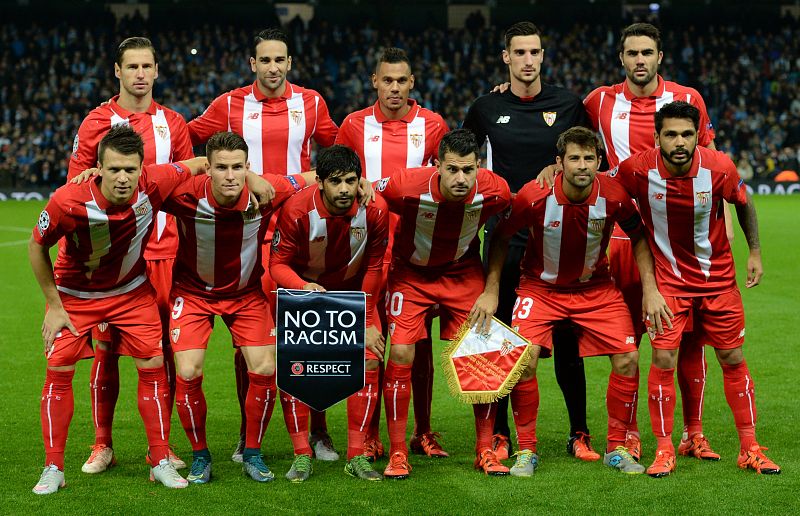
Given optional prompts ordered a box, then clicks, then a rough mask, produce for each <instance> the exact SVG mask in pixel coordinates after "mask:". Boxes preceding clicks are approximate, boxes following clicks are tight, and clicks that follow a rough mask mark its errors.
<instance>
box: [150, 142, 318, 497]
mask: <svg viewBox="0 0 800 516" xmlns="http://www.w3.org/2000/svg"><path fill="white" fill-rule="evenodd" d="M247 150H248V149H247V143H246V142H245V141H244V139H243V138H242V137H241V136H239V135H237V134H235V133H232V132H220V133H217V134H215V135H213V136H212V137H211V138H209V140H208V142H207V143H206V156H207V158H208V161H209V172H208V175H207V176H203V177H196V178H193V180H192V181H189V182H187V183H186V184H184V185H181V186H180V187H178V188H176V189H175V191H173V192H172V194H171V195H170V198H169V199H168V200H167V201H166V202H165V203H164V206H163V209H164V210H165V211H167V212H169V213H172V214H173V215H175V217H176V218H177V221H178V227H179V229H180V231H179V232H178V234H179V236H180V245H179V247H178V258H177V264H176V268H175V275H174V280H175V282H174V285H173V288H172V292H171V294H170V304H171V306H172V316H171V319H170V338H171V340H172V345H173V349H174V350H175V360H176V362H177V372H178V376H177V382H178V385H177V390H176V398H175V404H176V407H177V411H178V416H180V420H181V423H182V424H183V428H184V430H185V431H186V436H187V437H188V438H189V441H190V443H191V445H192V450H193V461H192V467H191V471H190V473H189V475H188V476H187V480H188V481H189V482H192V483H197V484H205V483H207V482H209V481H210V480H211V453H210V452H209V449H208V443H207V441H206V413H207V408H206V400H205V395H204V394H203V364H204V361H205V354H206V347H207V346H208V339H209V337H210V335H211V331H212V330H213V327H214V317H215V316H219V317H221V318H222V320H223V322H224V323H225V325H226V326H227V327H228V329H229V330H230V332H231V335H232V337H233V345H234V346H236V347H237V348H239V349H240V350H241V352H242V354H243V355H244V358H245V360H246V361H247V367H248V372H247V374H248V376H249V378H250V383H249V387H248V390H247V397H246V401H245V408H246V411H247V416H248V417H247V429H246V436H245V439H246V441H245V448H244V453H243V465H242V466H243V470H244V472H245V474H246V475H248V476H249V477H250V478H252V479H253V480H256V481H258V482H268V481H270V480H272V479H273V478H274V474H273V473H272V472H271V471H270V470H269V468H268V467H267V466H266V464H264V461H263V458H262V456H261V440H262V438H263V436H264V432H266V430H267V425H268V424H269V420H270V417H271V415H272V409H273V407H274V405H275V398H276V393H277V388H276V386H275V336H274V334H272V335H271V334H270V329H271V328H272V327H273V325H272V311H271V309H270V307H269V306H268V304H267V299H266V297H265V296H264V293H263V292H262V290H261V275H262V274H263V272H264V271H263V270H262V268H261V248H262V247H261V243H262V242H263V239H264V235H265V234H266V232H267V225H268V223H269V219H270V216H271V214H272V212H273V211H274V210H276V209H277V208H278V207H279V206H280V205H281V204H282V203H283V202H284V201H285V200H286V199H288V198H289V197H290V196H291V195H293V194H294V193H295V192H296V191H298V190H299V189H300V188H302V187H303V186H304V185H305V181H306V179H308V180H311V178H313V177H314V173H313V172H309V173H306V174H305V175H306V176H308V178H306V177H303V176H277V175H275V174H264V178H266V179H269V181H270V182H271V184H272V185H273V187H274V188H275V191H276V193H275V197H274V198H273V199H272V201H271V202H270V203H269V204H266V205H262V206H259V207H256V206H254V205H253V204H252V203H251V202H250V198H249V190H248V188H247V184H246V182H247V181H251V182H252V181H263V180H261V179H260V178H259V177H258V176H255V174H252V173H251V172H248V169H249V162H248V158H247Z"/></svg>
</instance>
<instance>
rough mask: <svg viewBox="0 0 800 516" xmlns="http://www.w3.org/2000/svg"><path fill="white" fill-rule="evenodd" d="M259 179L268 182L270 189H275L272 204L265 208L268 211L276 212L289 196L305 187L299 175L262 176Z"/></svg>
mask: <svg viewBox="0 0 800 516" xmlns="http://www.w3.org/2000/svg"><path fill="white" fill-rule="evenodd" d="M261 177H263V178H264V179H266V180H267V181H269V183H270V184H271V185H272V187H273V188H275V197H274V198H273V199H272V202H270V203H269V204H268V205H267V206H266V208H269V209H270V210H277V209H278V208H279V207H280V206H281V205H283V203H285V202H286V201H287V200H288V199H289V198H290V197H291V196H293V195H294V194H296V193H297V192H299V191H300V190H302V189H303V188H305V187H306V182H305V180H304V179H303V176H302V175H300V174H293V175H290V176H279V175H277V174H264V175H263V176H261Z"/></svg>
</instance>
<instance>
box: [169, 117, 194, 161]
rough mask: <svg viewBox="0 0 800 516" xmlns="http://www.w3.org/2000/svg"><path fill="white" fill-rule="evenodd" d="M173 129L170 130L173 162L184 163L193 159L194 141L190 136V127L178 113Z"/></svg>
mask: <svg viewBox="0 0 800 516" xmlns="http://www.w3.org/2000/svg"><path fill="white" fill-rule="evenodd" d="M173 116H174V119H173V124H172V127H171V128H170V133H171V134H170V138H171V140H172V161H183V160H185V159H192V158H193V157H194V151H193V150H192V139H191V137H190V136H189V126H188V125H187V124H186V120H184V119H183V117H182V116H181V115H179V114H178V113H174V115H173Z"/></svg>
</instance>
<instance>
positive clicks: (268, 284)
mask: <svg viewBox="0 0 800 516" xmlns="http://www.w3.org/2000/svg"><path fill="white" fill-rule="evenodd" d="M271 251H272V242H271V241H269V240H268V241H267V242H266V243H265V244H264V245H263V246H261V265H262V266H263V267H264V274H262V275H261V291H262V292H264V295H265V296H266V297H267V303H268V304H269V306H275V303H276V302H277V300H278V294H277V290H278V284H277V283H275V280H274V279H272V275H271V274H270V273H269V256H270V252H271Z"/></svg>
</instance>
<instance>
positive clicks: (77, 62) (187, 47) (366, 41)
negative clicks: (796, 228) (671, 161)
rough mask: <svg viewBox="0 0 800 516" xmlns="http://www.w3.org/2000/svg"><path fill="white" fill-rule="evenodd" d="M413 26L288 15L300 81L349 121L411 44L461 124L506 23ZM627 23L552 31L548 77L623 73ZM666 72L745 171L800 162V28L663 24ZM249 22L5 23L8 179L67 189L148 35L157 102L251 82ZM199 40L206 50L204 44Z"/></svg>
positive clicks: (1, 143) (0, 69)
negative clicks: (389, 53) (384, 65)
mask: <svg viewBox="0 0 800 516" xmlns="http://www.w3.org/2000/svg"><path fill="white" fill-rule="evenodd" d="M483 23H484V20H483V19H475V18H473V19H472V20H471V21H470V28H469V29H462V30H426V31H424V32H420V33H404V32H401V31H398V30H392V31H388V32H387V31H378V30H376V29H375V28H373V27H372V26H370V25H369V24H367V25H363V26H361V28H357V29H356V28H344V27H341V26H335V25H329V24H328V23H327V22H325V21H312V22H311V23H310V24H309V25H308V26H304V24H303V23H302V22H300V21H299V19H296V20H294V21H293V22H292V23H290V25H289V27H288V28H287V29H288V32H289V34H290V38H291V44H290V53H291V54H292V56H293V62H292V70H291V72H290V75H289V80H290V81H291V82H294V83H296V84H299V85H302V86H305V87H308V88H313V89H316V90H318V91H319V92H320V93H322V95H323V97H324V98H325V99H326V101H327V103H328V106H329V108H330V111H331V115H332V117H333V119H334V121H336V122H337V123H340V122H341V121H342V120H343V119H344V117H345V116H346V115H347V114H348V113H350V112H352V111H354V110H357V109H361V108H363V107H365V106H367V105H370V104H372V103H374V102H375V94H374V91H373V89H372V84H371V78H370V76H371V74H372V71H373V70H374V67H375V61H376V57H377V56H378V55H379V54H380V52H381V50H382V48H383V47H385V46H398V47H401V48H404V49H406V50H407V51H408V52H409V55H410V57H411V59H412V65H413V72H414V74H415V77H416V83H415V89H414V91H413V92H412V93H413V96H414V97H415V98H416V99H417V100H418V101H419V102H420V103H421V104H423V105H424V106H425V107H427V108H430V109H432V110H434V111H437V112H438V113H440V114H441V115H442V116H444V118H445V119H446V120H447V123H448V125H450V127H457V126H458V125H459V124H460V122H461V121H462V120H463V118H464V115H465V112H466V109H467V107H468V106H469V105H470V103H471V102H472V100H473V99H474V98H475V97H477V96H478V95H481V94H483V93H486V92H488V91H489V90H490V89H491V88H492V86H493V85H495V84H499V83H501V82H504V81H506V80H507V75H508V72H507V68H506V66H505V65H504V64H503V62H502V60H501V50H502V47H503V37H502V35H503V29H504V28H503V27H494V26H484V27H483V28H480V26H481V25H482V24H483ZM620 28H621V27H613V28H608V27H601V26H598V25H575V26H573V27H572V28H570V29H569V30H566V31H557V30H551V29H549V28H547V29H546V34H545V37H544V46H545V65H544V71H543V77H544V80H545V81H546V82H548V83H552V84H559V85H563V86H566V87H568V88H570V89H571V90H573V91H574V92H575V93H576V94H578V95H580V96H584V95H586V94H587V93H588V92H589V91H591V90H592V89H594V88H595V87H597V86H600V85H604V84H613V83H617V82H621V81H622V80H623V78H624V75H623V72H622V67H621V66H620V63H619V59H618V50H617V37H618V32H619V29H620ZM663 31H664V33H663V40H664V42H663V47H664V48H663V51H664V61H663V63H662V65H661V74H662V75H663V76H664V77H665V78H667V79H670V80H674V81H676V82H679V83H681V84H685V85H689V86H693V87H695V88H697V89H698V90H699V91H700V93H701V94H702V95H703V97H704V98H705V100H706V103H707V106H708V110H709V114H710V115H711V119H712V121H713V123H714V126H715V129H716V132H717V140H716V143H717V147H718V148H719V149H721V150H724V151H726V152H728V153H730V155H731V157H732V158H733V159H734V161H735V162H736V163H737V166H738V167H739V171H740V174H741V175H742V177H744V178H745V179H746V180H750V179H770V178H772V177H774V176H775V175H776V174H777V173H778V172H780V171H782V170H795V171H798V170H800V163H798V160H800V25H799V24H798V23H797V22H793V21H790V20H782V21H780V23H777V22H776V25H775V27H774V28H773V30H770V31H768V32H767V31H762V30H759V29H747V28H744V27H742V26H734V25H725V26H704V27H702V28H698V27H694V26H688V27H680V28H676V27H673V28H670V27H666V28H664V29H663ZM251 32H253V31H243V30H242V29H241V28H234V27H232V26H212V25H203V26H201V27H194V28H192V29H191V30H190V29H186V30H180V29H177V30H172V31H169V32H168V33H167V32H165V31H157V30H152V28H151V27H149V26H148V24H147V23H146V22H144V21H143V20H141V19H138V18H134V19H125V20H122V21H121V22H119V23H118V24H117V25H116V27H115V25H114V21H113V19H110V20H108V23H96V22H95V23H93V24H92V25H91V26H89V25H86V26H78V25H75V24H69V25H68V24H64V23H61V24H50V25H45V24H41V23H40V24H24V26H22V24H14V23H12V22H9V21H8V20H5V21H4V22H3V23H2V25H0V186H4V187H21V186H57V185H59V184H62V183H63V182H64V179H65V177H66V169H67V159H68V157H69V155H70V152H71V149H72V141H73V137H74V135H75V133H76V132H77V129H78V126H79V125H80V122H81V120H82V119H83V117H84V116H85V115H86V114H87V113H88V112H89V111H90V110H91V109H92V108H93V107H95V106H97V105H99V104H100V102H102V101H104V100H106V99H108V98H109V97H111V96H112V95H114V94H115V93H116V92H117V90H118V88H119V86H118V81H117V80H116V79H115V78H114V74H113V61H114V52H115V49H116V46H117V45H118V43H119V40H121V39H123V37H125V36H130V35H146V36H148V37H150V38H151V39H152V40H153V43H154V44H155V47H156V49H157V50H158V52H159V56H158V57H159V77H158V79H157V81H156V88H155V90H154V92H155V98H156V100H157V101H159V102H161V103H162V104H164V105H166V106H168V107H171V108H172V109H175V110H177V111H178V112H180V113H181V114H182V115H183V116H184V117H185V118H186V119H187V120H190V119H191V118H193V117H195V116H197V115H199V114H200V113H202V112H203V110H204V109H205V107H206V106H207V105H208V104H209V103H210V102H211V100H213V99H214V98H215V97H216V96H217V95H218V94H220V93H222V92H225V91H228V90H230V89H233V88H236V87H239V86H241V85H244V84H249V83H251V82H252V81H253V80H254V79H253V73H252V72H251V70H250V66H249V63H248V58H249V56H250V55H251V50H250V48H251V38H252V35H253V34H251ZM192 49H194V50H195V52H192Z"/></svg>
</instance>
